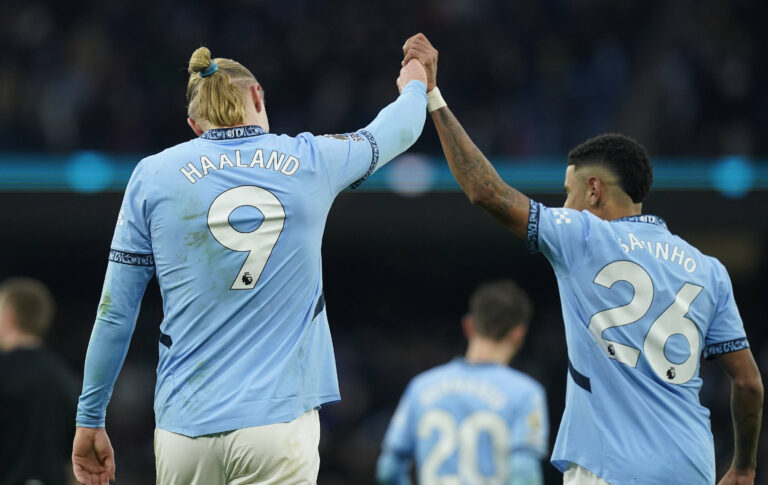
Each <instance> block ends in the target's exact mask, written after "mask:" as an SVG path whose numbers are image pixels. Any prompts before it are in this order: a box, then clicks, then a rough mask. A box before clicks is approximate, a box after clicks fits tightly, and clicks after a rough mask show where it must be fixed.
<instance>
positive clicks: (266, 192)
mask: <svg viewBox="0 0 768 485" xmlns="http://www.w3.org/2000/svg"><path fill="white" fill-rule="evenodd" d="M425 107H426V87H425V86H424V84H423V83H421V82H419V81H411V82H410V83H409V84H408V85H407V86H406V87H405V89H404V90H403V92H402V94H401V95H400V96H399V98H398V99H397V100H396V101H395V102H393V103H392V104H390V105H389V106H388V107H386V108H384V109H383V110H382V111H381V112H380V113H379V115H378V116H377V117H376V119H375V120H374V121H373V122H372V123H371V124H370V125H369V126H367V127H366V128H365V129H362V130H359V131H357V132H355V133H350V134H346V135H333V136H313V135H311V134H309V133H302V134H300V135H298V136H296V137H291V136H286V135H275V134H270V133H265V132H264V131H263V130H262V129H261V128H260V127H258V126H244V127H236V128H228V129H214V130H210V131H207V132H205V133H204V134H203V135H202V136H200V137H199V138H196V139H193V140H191V141H188V142H186V143H182V144H180V145H177V146H175V147H172V148H169V149H167V150H165V151H163V152H161V153H159V154H157V155H153V156H150V157H148V158H145V159H144V160H142V161H141V163H139V165H138V166H137V167H136V169H135V171H134V173H133V175H132V177H131V180H130V182H129V184H128V187H127V189H126V192H125V198H124V200H123V204H122V208H121V210H120V215H119V218H118V222H117V227H116V229H115V234H114V238H113V241H112V250H111V252H110V257H109V260H110V262H109V266H108V269H107V275H106V280H105V283H104V288H103V291H102V296H101V302H100V303H99V307H98V314H97V318H96V322H95V325H94V329H93V334H92V336H91V342H90V345H89V347H88V354H87V357H86V365H85V380H84V383H83V394H82V396H81V398H80V402H79V407H78V415H77V423H78V425H79V426H87V427H100V426H104V418H105V412H106V406H107V402H108V400H109V397H110V394H111V391H112V386H113V385H114V381H115V379H116V377H117V374H118V372H119V369H120V366H121V365H122V361H123V359H124V357H125V353H126V351H127V348H128V343H129V341H130V337H131V333H132V331H133V328H134V325H135V321H136V317H137V314H138V310H139V305H140V302H141V298H142V296H143V293H144V289H145V287H146V284H147V282H148V280H149V279H150V278H151V276H152V275H153V274H156V275H157V280H158V283H159V286H160V291H161V293H162V298H163V313H164V318H163V321H162V323H161V324H160V332H161V337H160V343H159V344H158V348H159V353H160V356H159V363H158V367H157V385H156V389H155V417H156V424H157V427H158V428H161V429H164V430H168V431H171V432H175V433H179V434H184V435H187V436H199V435H205V434H210V433H217V432H224V431H228V430H233V429H240V428H244V427H250V426H257V425H264V424H271V423H278V422H287V421H291V420H292V419H294V418H296V417H298V416H300V415H301V414H303V413H305V412H306V411H308V410H310V409H313V408H315V407H318V406H320V405H322V404H327V403H331V402H334V401H338V400H339V398H340V397H339V389H338V382H337V377H336V368H335V362H334V354H333V347H332V343H331V335H330V331H329V327H328V319H327V316H326V309H325V308H326V307H325V299H324V297H323V284H322V264H321V254H320V247H321V242H322V237H323V231H324V228H325V221H326V216H327V214H328V211H329V209H330V207H331V204H332V202H333V200H334V198H335V197H336V196H337V195H338V194H339V192H341V191H342V190H343V189H344V188H346V187H347V186H350V185H351V186H353V187H354V186H357V185H358V184H360V183H361V182H362V181H363V180H365V178H366V177H368V176H369V175H370V174H371V173H372V172H373V171H374V170H376V169H377V168H378V167H381V166H382V165H383V164H384V163H386V162H387V161H389V160H390V159H392V158H393V157H395V156H396V155H398V154H399V153H401V152H403V151H404V150H406V149H407V148H408V147H409V146H410V145H411V144H413V142H414V141H415V140H416V138H418V136H419V134H420V133H421V129H422V127H423V124H424V120H425V117H426V110H425Z"/></svg>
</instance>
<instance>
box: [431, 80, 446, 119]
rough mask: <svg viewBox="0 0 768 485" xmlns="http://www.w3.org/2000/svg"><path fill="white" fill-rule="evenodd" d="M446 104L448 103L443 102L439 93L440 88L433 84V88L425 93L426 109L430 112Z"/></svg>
mask: <svg viewBox="0 0 768 485" xmlns="http://www.w3.org/2000/svg"><path fill="white" fill-rule="evenodd" d="M446 106H448V103H446V102H445V100H444V99H443V96H442V95H441V94H440V88H438V87H437V86H435V89H433V90H432V91H430V92H428V93H427V111H429V112H430V113H431V112H433V111H435V110H436V109H440V108H445V107H446Z"/></svg>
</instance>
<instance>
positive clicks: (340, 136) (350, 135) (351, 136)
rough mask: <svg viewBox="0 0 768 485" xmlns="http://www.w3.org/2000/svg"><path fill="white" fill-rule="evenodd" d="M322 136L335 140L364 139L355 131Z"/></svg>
mask: <svg viewBox="0 0 768 485" xmlns="http://www.w3.org/2000/svg"><path fill="white" fill-rule="evenodd" d="M323 136H324V137H326V138H336V139H337V140H342V141H347V140H351V141H357V142H361V141H365V138H363V137H362V136H360V135H359V134H357V133H344V134H335V135H323Z"/></svg>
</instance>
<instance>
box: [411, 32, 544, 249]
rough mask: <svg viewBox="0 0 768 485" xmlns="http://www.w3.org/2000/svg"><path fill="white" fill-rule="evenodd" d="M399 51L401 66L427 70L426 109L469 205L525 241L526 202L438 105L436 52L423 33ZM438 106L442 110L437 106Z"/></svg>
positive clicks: (445, 109)
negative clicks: (419, 66) (415, 64)
mask: <svg viewBox="0 0 768 485" xmlns="http://www.w3.org/2000/svg"><path fill="white" fill-rule="evenodd" d="M403 52H404V53H405V58H404V59H403V62H404V63H408V62H410V60H411V59H418V60H419V61H420V62H421V63H422V64H423V65H424V68H425V70H426V71H427V92H428V93H429V94H428V96H429V98H430V102H429V105H428V107H429V109H430V111H431V114H432V120H433V121H434V123H435V127H436V128H437V134H438V136H439V137H440V143H441V144H442V146H443V152H445V158H446V160H447V161H448V166H449V167H450V168H451V172H453V176H454V177H456V180H457V181H458V182H459V185H460V186H461V188H462V190H464V193H465V194H467V197H468V198H469V200H470V202H472V203H473V204H475V205H478V206H480V207H482V208H483V209H484V210H485V211H486V212H488V213H489V214H490V215H491V216H493V217H494V218H495V219H496V220H498V221H499V222H501V223H502V224H504V225H505V226H506V227H507V228H508V229H510V230H511V231H512V232H513V233H515V235H517V236H518V237H521V238H525V237H526V232H527V226H528V214H529V207H530V201H529V199H528V197H526V196H525V195H523V194H522V193H521V192H519V191H518V190H516V189H514V188H513V187H510V186H509V185H507V184H506V183H505V182H504V181H503V180H502V179H501V177H499V174H498V173H497V172H496V170H495V169H494V168H493V165H491V162H489V161H488V159H487V158H485V156H484V155H483V153H482V152H481V151H480V149H479V148H477V146H475V144H474V143H473V142H472V139H471V138H470V137H469V135H467V133H466V132H465V131H464V128H462V126H461V124H460V123H459V121H458V120H457V119H456V117H455V116H454V115H453V113H452V112H451V110H450V109H448V107H447V106H446V105H445V103H444V102H442V103H441V102H440V101H441V100H442V98H441V97H440V92H439V91H436V77H437V50H436V49H435V48H434V47H432V44H430V42H429V40H427V38H426V37H425V36H424V35H423V34H417V35H414V36H413V37H411V38H410V39H408V40H407V41H406V43H405V45H404V46H403ZM440 105H442V107H438V106H440ZM434 108H437V109H434Z"/></svg>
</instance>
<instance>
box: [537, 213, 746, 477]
mask: <svg viewBox="0 0 768 485" xmlns="http://www.w3.org/2000/svg"><path fill="white" fill-rule="evenodd" d="M540 227H541V228H540V231H541V233H540V236H539V246H540V248H541V250H542V252H544V254H545V255H547V257H548V259H549V260H550V262H552V264H553V266H554V268H555V270H556V273H557V277H558V284H559V286H560V295H561V304H562V306H563V317H564V320H565V330H566V339H567V341H568V355H569V374H570V376H571V379H570V380H569V382H568V390H567V399H566V411H565V414H564V416H563V420H562V421H561V427H560V433H559V434H558V441H557V444H556V446H555V451H554V453H553V462H554V463H555V464H556V465H558V466H559V467H561V468H562V467H564V466H565V463H566V462H568V461H572V462H576V463H579V464H580V465H582V466H584V467H585V468H587V469H589V470H590V471H592V472H593V473H596V474H597V475H598V476H600V477H602V478H603V479H605V480H607V481H608V482H610V483H615V484H622V483H648V484H652V483H658V484H662V483H663V484H674V483H681V484H682V483H711V482H713V480H714V451H713V445H712V435H711V432H710V428H709V411H708V410H707V409H706V408H704V407H703V406H701V405H700V403H699V397H698V393H699V389H700V388H701V379H700V378H699V360H700V355H701V354H702V352H704V354H705V355H707V354H710V353H712V354H717V353H722V351H723V348H722V347H723V346H729V345H730V346H733V345H736V346H738V345H744V346H745V345H746V340H745V339H744V334H743V328H742V325H741V320H740V318H739V317H738V313H737V312H736V310H735V305H734V304H733V297H732V294H731V288H730V282H729V280H728V277H727V273H726V272H725V270H724V268H723V266H722V265H721V264H720V263H719V262H718V261H717V260H715V259H714V258H710V257H708V256H705V255H703V254H702V253H701V252H700V251H698V250H697V249H696V248H694V247H693V246H691V245H690V244H688V243H687V242H685V241H684V240H682V239H681V238H679V237H677V236H675V235H673V234H671V233H670V232H669V231H668V230H667V228H666V225H665V224H664V222H663V221H662V220H661V219H659V218H657V217H655V216H633V217H628V218H623V219H618V220H614V221H605V220H602V219H599V218H598V217H596V216H594V215H592V214H591V213H589V212H586V211H585V212H581V213H579V212H576V211H571V210H565V209H554V210H551V209H544V210H543V212H542V213H541V216H540ZM650 464H653V466H649V465H650Z"/></svg>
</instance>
